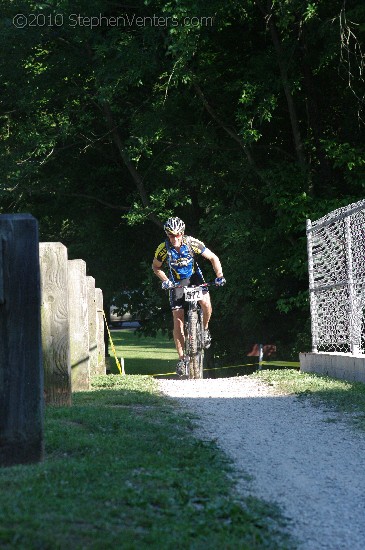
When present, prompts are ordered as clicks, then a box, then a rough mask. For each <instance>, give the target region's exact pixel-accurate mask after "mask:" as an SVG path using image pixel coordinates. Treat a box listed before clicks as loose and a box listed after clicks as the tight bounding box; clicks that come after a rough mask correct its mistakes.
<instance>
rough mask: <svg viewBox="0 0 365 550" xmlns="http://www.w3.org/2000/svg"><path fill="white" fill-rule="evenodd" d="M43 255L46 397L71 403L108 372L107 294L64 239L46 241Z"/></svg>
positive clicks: (55, 402)
mask: <svg viewBox="0 0 365 550" xmlns="http://www.w3.org/2000/svg"><path fill="white" fill-rule="evenodd" d="M39 254H40V271H41V296H42V301H41V315H42V346H43V362H44V396H45V402H46V404H49V405H70V404H71V396H72V392H75V391H82V390H89V389H90V377H91V376H93V375H96V374H105V373H106V368H105V343H104V320H103V314H102V310H103V305H102V302H103V295H102V291H101V289H99V288H95V279H94V278H93V277H88V276H87V275H86V263H85V262H84V261H83V260H68V257H67V249H66V247H65V246H64V245H63V244H62V243H52V242H50V243H40V245H39Z"/></svg>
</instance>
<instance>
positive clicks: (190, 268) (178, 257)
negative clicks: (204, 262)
mask: <svg viewBox="0 0 365 550" xmlns="http://www.w3.org/2000/svg"><path fill="white" fill-rule="evenodd" d="M205 249H206V246H205V244H204V243H202V242H201V241H198V239H194V237H189V236H187V235H184V236H183V241H182V244H181V247H180V252H178V251H177V250H176V249H175V248H174V247H173V246H171V244H170V243H169V242H168V241H165V242H163V243H161V244H160V245H159V246H158V247H157V250H156V252H155V258H156V259H157V260H158V261H159V262H161V263H164V261H165V260H166V258H167V259H168V263H169V268H170V275H171V276H172V278H173V280H175V281H179V280H181V279H189V278H190V277H191V276H192V274H193V273H195V263H194V255H197V256H198V255H200V254H202V253H203V252H204V250H205ZM199 271H200V270H199Z"/></svg>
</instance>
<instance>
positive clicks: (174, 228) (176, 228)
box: [163, 218, 185, 235]
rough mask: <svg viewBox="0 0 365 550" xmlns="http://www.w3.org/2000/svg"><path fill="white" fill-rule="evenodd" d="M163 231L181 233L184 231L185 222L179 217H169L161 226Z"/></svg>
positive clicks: (174, 233)
mask: <svg viewBox="0 0 365 550" xmlns="http://www.w3.org/2000/svg"><path fill="white" fill-rule="evenodd" d="M163 228H164V230H165V233H172V234H173V235H182V234H183V233H184V231H185V224H184V222H183V221H182V220H180V218H169V219H168V220H167V222H166V223H165V225H164V226H163Z"/></svg>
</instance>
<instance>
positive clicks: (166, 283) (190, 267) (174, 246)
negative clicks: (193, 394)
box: [152, 218, 226, 374]
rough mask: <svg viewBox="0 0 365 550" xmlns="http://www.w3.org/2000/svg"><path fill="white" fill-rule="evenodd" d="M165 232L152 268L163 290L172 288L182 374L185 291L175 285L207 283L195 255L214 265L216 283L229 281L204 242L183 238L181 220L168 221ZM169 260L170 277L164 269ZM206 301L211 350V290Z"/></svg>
mask: <svg viewBox="0 0 365 550" xmlns="http://www.w3.org/2000/svg"><path fill="white" fill-rule="evenodd" d="M164 230H165V233H166V236H167V239H166V240H165V241H164V242H163V243H161V244H160V245H159V246H158V247H157V249H156V252H155V257H154V259H153V262H152V269H153V271H154V273H155V275H157V277H158V278H159V279H160V280H161V281H162V285H161V286H162V288H163V289H164V290H167V289H169V290H170V292H169V295H170V296H169V297H170V305H171V309H172V315H173V321H174V332H173V335H174V341H175V346H176V351H177V353H178V355H179V362H178V364H177V369H176V372H177V374H182V373H183V372H184V369H185V357H184V340H185V338H184V292H183V289H182V288H174V284H175V283H179V284H181V285H182V286H188V285H189V284H191V285H199V284H201V283H203V282H204V278H203V274H202V272H201V270H200V268H199V266H198V265H197V263H196V261H195V256H200V255H201V256H202V257H203V258H205V259H207V260H209V261H210V262H211V264H212V266H213V269H214V272H215V275H216V279H215V284H216V285H218V286H222V285H224V284H225V282H226V280H225V278H224V277H223V271H222V266H221V263H220V261H219V258H218V256H217V255H216V254H214V253H213V252H212V251H211V250H209V248H207V247H206V246H205V244H204V243H202V242H201V241H198V240H197V239H195V238H194V237H189V236H187V235H184V232H185V223H184V222H183V221H182V220H181V219H180V218H169V219H168V220H167V221H166V223H165V225H164ZM166 260H167V265H168V272H169V277H168V276H167V275H166V273H165V272H164V271H163V269H162V265H163V264H164V262H165V261H166ZM203 294H204V295H203V299H202V300H201V301H200V305H201V308H202V310H203V323H204V347H205V348H209V347H210V344H211V336H210V332H209V328H208V325H209V320H210V317H211V315H212V305H211V301H210V295H209V292H208V288H205V289H204V290H203Z"/></svg>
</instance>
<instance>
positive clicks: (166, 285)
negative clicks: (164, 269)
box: [161, 279, 174, 290]
mask: <svg viewBox="0 0 365 550" xmlns="http://www.w3.org/2000/svg"><path fill="white" fill-rule="evenodd" d="M161 287H162V290H168V289H169V288H174V283H172V282H171V281H170V280H169V279H167V281H163V283H162V285H161Z"/></svg>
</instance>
